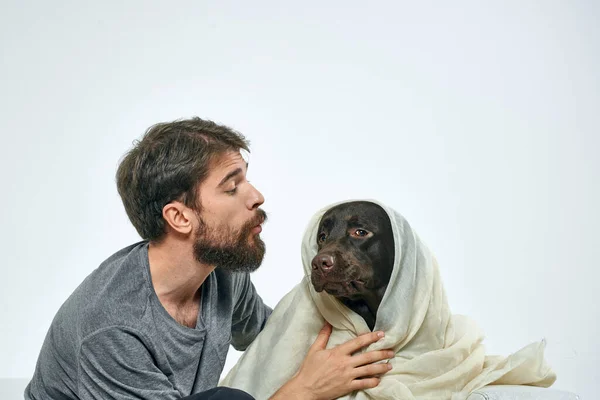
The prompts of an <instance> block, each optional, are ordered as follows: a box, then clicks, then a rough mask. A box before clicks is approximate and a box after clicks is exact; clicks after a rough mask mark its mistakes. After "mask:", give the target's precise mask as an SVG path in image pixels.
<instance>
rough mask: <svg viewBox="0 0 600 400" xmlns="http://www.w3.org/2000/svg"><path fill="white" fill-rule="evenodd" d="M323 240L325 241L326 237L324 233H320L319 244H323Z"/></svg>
mask: <svg viewBox="0 0 600 400" xmlns="http://www.w3.org/2000/svg"><path fill="white" fill-rule="evenodd" d="M325 239H327V235H326V234H324V233H321V234H320V235H319V243H322V242H324V241H325Z"/></svg>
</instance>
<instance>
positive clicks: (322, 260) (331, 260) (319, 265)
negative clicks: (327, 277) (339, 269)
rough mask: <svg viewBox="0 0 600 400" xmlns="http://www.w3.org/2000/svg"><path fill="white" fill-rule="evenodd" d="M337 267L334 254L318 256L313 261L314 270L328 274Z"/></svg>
mask: <svg viewBox="0 0 600 400" xmlns="http://www.w3.org/2000/svg"><path fill="white" fill-rule="evenodd" d="M334 265H335V257H334V256H333V254H327V253H325V254H317V255H316V256H315V258H313V260H312V267H313V269H314V270H317V269H320V270H321V271H323V272H327V271H329V270H330V269H332V268H333V266H334Z"/></svg>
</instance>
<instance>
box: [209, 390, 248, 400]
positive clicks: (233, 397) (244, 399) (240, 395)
mask: <svg viewBox="0 0 600 400" xmlns="http://www.w3.org/2000/svg"><path fill="white" fill-rule="evenodd" d="M207 400H254V397H252V396H250V395H249V394H248V393H246V392H243V391H241V390H239V389H232V388H228V387H218V388H216V389H215V391H214V393H213V394H212V396H210V397H208V398H207Z"/></svg>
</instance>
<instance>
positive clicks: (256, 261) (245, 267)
mask: <svg viewBox="0 0 600 400" xmlns="http://www.w3.org/2000/svg"><path fill="white" fill-rule="evenodd" d="M198 217H199V218H198V219H199V221H200V225H199V226H198V230H197V231H196V243H194V256H195V257H196V260H198V261H199V262H200V263H203V264H207V265H214V266H215V267H216V268H221V269H225V270H228V271H231V272H253V271H256V270H257V269H258V267H260V264H261V263H262V260H263V258H264V256H265V250H266V249H265V243H264V242H263V241H262V239H261V238H260V237H259V236H258V234H254V233H252V230H253V229H254V228H255V227H256V226H257V225H259V224H261V223H263V222H264V221H266V220H267V214H266V213H265V212H264V211H263V210H262V209H260V208H259V209H258V210H257V212H256V216H255V217H254V218H252V219H251V220H249V221H248V222H246V223H245V224H244V225H243V226H242V227H241V228H240V229H239V230H237V231H236V230H232V229H228V228H220V229H215V228H212V227H209V226H208V225H206V223H205V222H204V220H202V218H201V217H200V216H198Z"/></svg>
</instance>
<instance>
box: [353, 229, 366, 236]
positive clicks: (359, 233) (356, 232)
mask: <svg viewBox="0 0 600 400" xmlns="http://www.w3.org/2000/svg"><path fill="white" fill-rule="evenodd" d="M354 234H355V235H356V236H360V237H363V236H367V235H368V234H369V232H367V231H365V230H364V229H357V230H355V231H354Z"/></svg>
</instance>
